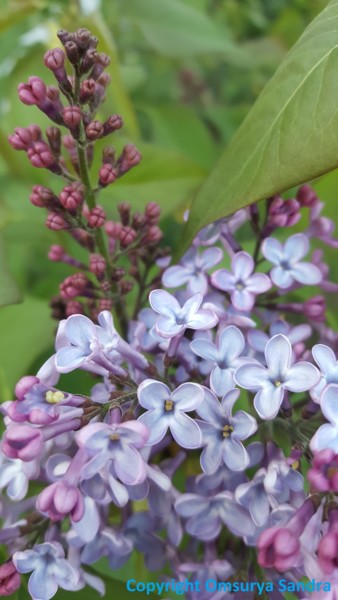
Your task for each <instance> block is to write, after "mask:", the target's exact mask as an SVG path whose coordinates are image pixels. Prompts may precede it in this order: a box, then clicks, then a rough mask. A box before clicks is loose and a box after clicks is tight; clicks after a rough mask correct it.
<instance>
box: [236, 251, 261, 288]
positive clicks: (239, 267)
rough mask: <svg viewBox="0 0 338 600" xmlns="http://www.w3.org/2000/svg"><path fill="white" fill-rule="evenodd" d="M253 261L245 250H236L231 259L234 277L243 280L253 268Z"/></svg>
mask: <svg viewBox="0 0 338 600" xmlns="http://www.w3.org/2000/svg"><path fill="white" fill-rule="evenodd" d="M254 267H255V263H254V261H253V259H252V257H251V256H250V254H247V252H237V253H236V254H235V255H234V257H233V259H232V261H231V270H232V272H233V274H234V276H235V279H236V280H238V279H240V280H241V281H245V280H246V279H247V278H248V277H250V275H251V273H252V271H253V270H254Z"/></svg>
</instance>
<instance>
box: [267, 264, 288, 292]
mask: <svg viewBox="0 0 338 600" xmlns="http://www.w3.org/2000/svg"><path fill="white" fill-rule="evenodd" d="M270 277H271V279H272V281H273V283H274V284H275V285H276V286H277V287H280V288H282V289H286V288H289V287H290V286H291V285H292V284H293V281H294V279H293V277H292V275H291V273H290V272H289V271H286V270H285V269H283V268H282V267H274V268H273V269H271V273H270Z"/></svg>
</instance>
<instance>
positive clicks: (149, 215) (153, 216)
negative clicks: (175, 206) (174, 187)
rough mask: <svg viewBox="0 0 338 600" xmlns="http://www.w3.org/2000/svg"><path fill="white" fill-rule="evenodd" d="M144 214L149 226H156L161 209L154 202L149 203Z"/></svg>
mask: <svg viewBox="0 0 338 600" xmlns="http://www.w3.org/2000/svg"><path fill="white" fill-rule="evenodd" d="M144 214H145V216H146V220H147V223H149V224H150V225H156V224H157V223H158V220H159V217H160V214H161V209H160V207H159V205H158V204H156V202H149V203H148V204H147V206H146V209H145V211H144Z"/></svg>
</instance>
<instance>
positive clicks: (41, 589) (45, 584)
mask: <svg viewBox="0 0 338 600" xmlns="http://www.w3.org/2000/svg"><path fill="white" fill-rule="evenodd" d="M13 563H14V565H15V568H16V570H17V571H18V572H19V573H30V572H31V571H33V572H32V574H31V576H30V578H29V581H28V591H29V593H30V595H31V596H32V598H36V599H38V600H50V598H52V597H53V596H55V594H56V592H57V590H58V588H59V587H60V588H62V589H64V590H71V591H74V590H75V589H77V587H76V586H77V583H78V580H79V574H78V572H77V571H76V570H75V569H74V568H73V567H72V566H71V565H70V563H69V562H68V561H67V560H66V559H65V553H64V550H63V548H62V546H61V544H59V543H58V542H45V543H44V544H37V545H36V546H34V547H33V548H32V549H30V550H23V551H22V552H15V553H14V555H13Z"/></svg>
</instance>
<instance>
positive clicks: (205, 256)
mask: <svg viewBox="0 0 338 600" xmlns="http://www.w3.org/2000/svg"><path fill="white" fill-rule="evenodd" d="M222 258H223V252H222V250H221V249H220V248H216V247H214V248H208V249H207V250H205V251H204V252H202V255H201V265H202V267H203V269H204V270H205V271H207V270H208V269H211V267H214V266H215V265H217V264H218V263H219V262H221V260H222Z"/></svg>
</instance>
